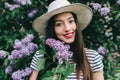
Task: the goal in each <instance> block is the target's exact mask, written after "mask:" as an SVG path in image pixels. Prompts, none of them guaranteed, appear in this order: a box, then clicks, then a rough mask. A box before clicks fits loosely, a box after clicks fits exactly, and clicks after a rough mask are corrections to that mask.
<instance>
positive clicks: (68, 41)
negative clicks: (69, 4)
mask: <svg viewBox="0 0 120 80" xmlns="http://www.w3.org/2000/svg"><path fill="white" fill-rule="evenodd" d="M64 42H65V43H68V44H70V43H73V42H74V40H67V41H64Z"/></svg>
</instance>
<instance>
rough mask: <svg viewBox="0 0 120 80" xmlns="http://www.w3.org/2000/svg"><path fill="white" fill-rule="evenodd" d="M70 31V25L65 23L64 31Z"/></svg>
mask: <svg viewBox="0 0 120 80" xmlns="http://www.w3.org/2000/svg"><path fill="white" fill-rule="evenodd" d="M70 30H71V25H69V24H68V23H65V31H66V32H68V31H70Z"/></svg>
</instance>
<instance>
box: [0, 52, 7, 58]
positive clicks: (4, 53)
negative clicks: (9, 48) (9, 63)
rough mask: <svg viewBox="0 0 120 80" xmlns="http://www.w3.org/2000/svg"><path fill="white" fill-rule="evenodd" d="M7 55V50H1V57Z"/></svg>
mask: <svg viewBox="0 0 120 80" xmlns="http://www.w3.org/2000/svg"><path fill="white" fill-rule="evenodd" d="M6 56H7V54H6V51H4V50H0V59H4V58H5V57H6Z"/></svg>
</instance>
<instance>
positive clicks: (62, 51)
mask: <svg viewBox="0 0 120 80" xmlns="http://www.w3.org/2000/svg"><path fill="white" fill-rule="evenodd" d="M45 43H46V44H47V45H49V46H50V47H51V48H53V49H55V50H56V54H55V58H56V59H57V60H58V64H59V65H61V64H62V63H63V62H64V61H68V59H69V58H71V57H72V56H73V52H71V51H69V49H70V46H69V45H67V44H65V43H64V42H61V41H59V40H55V39H52V38H48V39H46V41H45Z"/></svg>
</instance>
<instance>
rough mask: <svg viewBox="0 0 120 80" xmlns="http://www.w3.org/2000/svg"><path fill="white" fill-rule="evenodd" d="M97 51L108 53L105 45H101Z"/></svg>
mask: <svg viewBox="0 0 120 80" xmlns="http://www.w3.org/2000/svg"><path fill="white" fill-rule="evenodd" d="M97 51H98V53H100V54H105V53H106V49H105V48H104V47H103V46H100V47H99V48H98V50H97Z"/></svg>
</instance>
